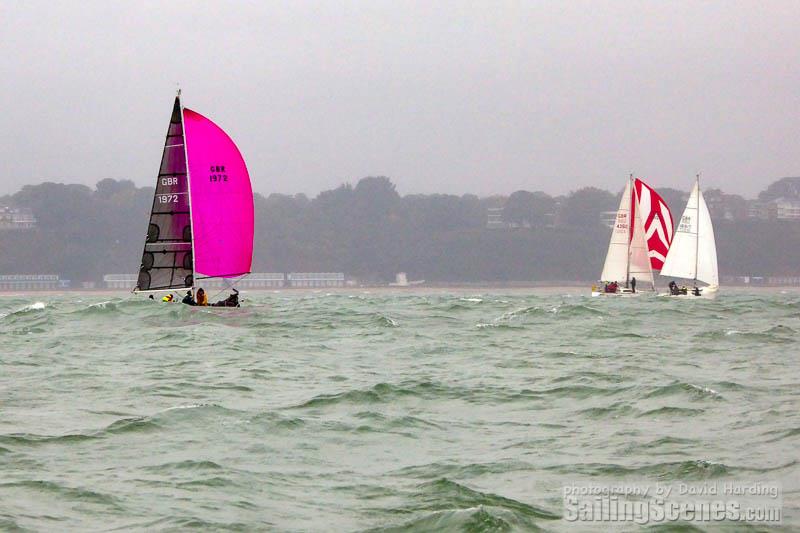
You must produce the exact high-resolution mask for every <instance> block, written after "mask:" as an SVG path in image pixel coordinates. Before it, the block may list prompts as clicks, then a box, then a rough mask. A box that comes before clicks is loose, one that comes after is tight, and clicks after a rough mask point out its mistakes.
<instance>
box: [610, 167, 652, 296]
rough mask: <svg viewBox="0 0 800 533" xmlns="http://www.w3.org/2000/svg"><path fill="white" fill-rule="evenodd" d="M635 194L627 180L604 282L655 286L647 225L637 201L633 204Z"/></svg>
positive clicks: (613, 232)
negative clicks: (647, 237)
mask: <svg viewBox="0 0 800 533" xmlns="http://www.w3.org/2000/svg"><path fill="white" fill-rule="evenodd" d="M631 194H633V195H634V197H635V194H636V193H635V191H634V190H633V188H632V187H631V181H630V180H628V183H627V185H626V186H625V192H623V193H622V199H621V200H620V202H619V209H617V218H616V220H615V222H614V229H613V231H612V233H611V241H610V242H609V244H608V253H607V254H606V262H605V264H604V265H603V273H602V274H601V275H600V279H601V280H602V281H616V282H624V283H625V284H626V285H627V282H628V281H629V280H630V279H631V278H632V277H635V278H636V281H637V282H645V283H649V284H650V285H652V284H653V271H652V269H651V268H650V257H649V255H648V249H647V241H646V237H645V233H644V225H643V223H642V217H641V215H640V211H641V210H640V209H639V208H638V201H637V202H632V201H631ZM632 206H633V211H634V213H633V233H632V234H631V207H632Z"/></svg>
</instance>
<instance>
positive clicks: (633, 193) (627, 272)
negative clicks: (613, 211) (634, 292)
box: [625, 173, 636, 289]
mask: <svg viewBox="0 0 800 533" xmlns="http://www.w3.org/2000/svg"><path fill="white" fill-rule="evenodd" d="M628 180H629V183H630V185H629V186H630V188H631V205H630V206H629V208H628V235H627V237H628V258H627V259H628V261H627V266H626V268H625V288H626V289H627V288H628V284H629V283H630V280H631V241H632V240H633V239H632V237H633V232H634V231H636V230H635V228H634V227H633V220H634V213H633V207H634V205H636V204H635V203H634V202H635V201H634V198H635V197H636V187H635V186H634V183H633V173H631V175H630V176H629V177H628Z"/></svg>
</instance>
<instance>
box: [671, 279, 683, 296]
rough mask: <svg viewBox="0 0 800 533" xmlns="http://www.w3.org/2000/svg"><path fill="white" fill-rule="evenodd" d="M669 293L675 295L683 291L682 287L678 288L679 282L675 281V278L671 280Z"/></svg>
mask: <svg viewBox="0 0 800 533" xmlns="http://www.w3.org/2000/svg"><path fill="white" fill-rule="evenodd" d="M669 293H670V294H671V295H673V296H677V295H679V294H680V293H681V291H680V289H678V284H677V283H675V280H674V279H673V280H672V281H670V282H669Z"/></svg>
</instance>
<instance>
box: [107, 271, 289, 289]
mask: <svg viewBox="0 0 800 533" xmlns="http://www.w3.org/2000/svg"><path fill="white" fill-rule="evenodd" d="M136 280H137V275H136V274H106V275H105V276H103V284H104V285H105V288H106V289H114V290H129V291H130V290H133V288H134V287H135V286H136ZM232 281H234V280H225V279H222V278H209V279H202V280H198V284H197V285H198V286H202V287H203V288H208V289H224V288H225V287H229V286H230V283H231V282H232ZM234 285H235V286H236V287H237V288H239V289H279V288H281V287H283V286H284V275H283V273H282V272H253V273H252V274H248V275H247V276H245V277H243V278H241V279H238V280H236V281H235V283H234ZM176 290H177V289H176Z"/></svg>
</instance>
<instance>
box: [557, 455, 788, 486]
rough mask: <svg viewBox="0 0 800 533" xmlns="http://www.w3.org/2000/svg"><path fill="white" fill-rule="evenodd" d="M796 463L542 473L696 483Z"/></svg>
mask: <svg viewBox="0 0 800 533" xmlns="http://www.w3.org/2000/svg"><path fill="white" fill-rule="evenodd" d="M797 464H798V461H796V460H794V461H790V462H789V463H786V464H783V465H778V466H774V467H762V468H758V467H751V466H732V465H726V464H724V463H718V462H713V461H707V460H703V459H696V460H690V461H673V462H665V463H655V464H648V465H642V466H625V465H620V464H614V463H577V464H574V463H573V464H561V465H554V466H549V467H545V468H544V469H545V470H548V471H551V472H556V473H559V474H562V475H565V476H566V475H572V476H574V475H583V476H592V477H593V476H605V477H610V478H616V479H619V478H636V477H639V478H645V479H654V480H662V481H684V480H685V481H697V480H703V479H716V478H721V477H726V476H736V475H746V474H766V473H770V472H775V471H780V470H784V469H792V468H794V467H795V466H796V465H797Z"/></svg>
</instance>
